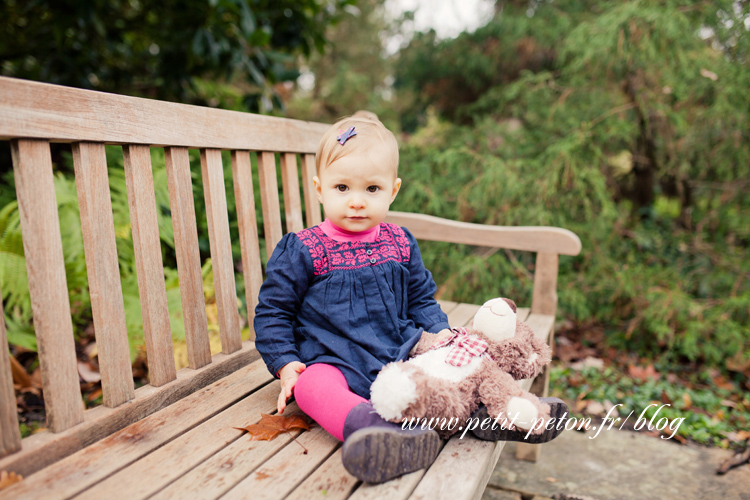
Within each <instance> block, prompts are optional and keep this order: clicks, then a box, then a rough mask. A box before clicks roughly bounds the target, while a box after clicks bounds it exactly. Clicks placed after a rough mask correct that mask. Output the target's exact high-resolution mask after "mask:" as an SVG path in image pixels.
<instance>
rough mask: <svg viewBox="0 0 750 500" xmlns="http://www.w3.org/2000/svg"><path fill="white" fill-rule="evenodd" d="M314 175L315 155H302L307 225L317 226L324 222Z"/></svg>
mask: <svg viewBox="0 0 750 500" xmlns="http://www.w3.org/2000/svg"><path fill="white" fill-rule="evenodd" d="M313 177H315V155H311V154H306V155H304V156H303V157H302V189H303V191H304V193H305V215H306V219H307V227H313V226H317V225H318V224H320V223H321V222H323V219H322V218H321V216H320V202H319V201H318V196H317V194H316V192H315V186H314V185H313Z"/></svg>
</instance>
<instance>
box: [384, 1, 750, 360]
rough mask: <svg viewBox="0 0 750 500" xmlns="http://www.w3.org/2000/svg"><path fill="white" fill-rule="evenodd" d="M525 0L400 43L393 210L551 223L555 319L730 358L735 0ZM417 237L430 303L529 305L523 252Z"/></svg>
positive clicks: (746, 151) (677, 351) (738, 284)
mask: <svg viewBox="0 0 750 500" xmlns="http://www.w3.org/2000/svg"><path fill="white" fill-rule="evenodd" d="M531 4H534V5H533V8H532V7H530V5H531ZM531 4H530V3H527V2H505V5H504V10H503V12H502V14H501V15H498V16H496V17H495V19H493V20H492V21H491V22H490V23H489V24H488V25H486V26H484V27H483V28H480V29H478V30H477V31H476V32H474V33H464V34H462V35H460V36H459V37H458V38H456V39H453V40H444V41H440V40H437V39H436V38H435V35H434V33H427V34H422V35H418V36H417V37H416V38H415V39H414V40H413V41H412V43H411V45H410V46H409V47H408V48H406V49H405V50H404V51H403V52H402V53H401V56H400V59H399V63H398V64H397V66H396V73H397V75H398V78H397V80H396V86H397V88H399V89H404V91H408V92H409V93H410V94H411V95H412V96H417V97H414V98H413V99H412V101H411V102H410V103H409V105H408V106H404V107H403V108H402V113H401V124H402V126H403V127H404V129H405V130H413V131H414V133H413V135H411V136H410V137H409V139H408V141H407V142H406V144H405V146H404V148H403V149H402V170H401V171H400V174H401V175H402V177H403V178H404V188H403V189H402V192H401V194H400V196H399V199H398V200H397V202H396V204H395V206H394V208H395V209H400V210H410V211H421V212H426V213H431V214H434V215H439V216H443V217H447V218H452V219H458V220H464V221H470V222H479V223H489V224H505V225H551V226H560V227H565V228H568V229H570V230H572V231H574V232H576V233H577V234H578V235H579V236H580V237H581V240H582V242H583V252H582V254H581V256H580V257H577V258H568V257H562V258H561V268H560V284H559V296H560V300H559V303H560V307H561V312H562V315H563V316H566V317H570V318H573V319H575V320H576V321H578V322H590V321H596V322H600V323H602V324H603V325H605V327H606V329H607V332H608V341H609V342H610V343H611V344H612V345H615V346H617V347H619V348H622V349H627V350H631V351H635V352H637V353H639V354H641V355H647V356H661V357H662V358H663V359H670V360H672V361H685V360H688V361H693V362H703V363H708V364H710V365H714V366H721V367H726V366H727V365H728V364H729V365H732V366H736V365H738V364H741V363H738V362H737V361H739V360H747V359H748V357H750V333H749V332H748V320H749V319H750V317H749V313H748V310H750V309H749V308H750V279H748V278H750V259H748V258H747V248H748V244H749V243H750V225H748V224H747V222H746V221H747V220H748V216H750V197H748V196H747V191H748V184H750V168H749V167H750V146H749V144H750V140H749V139H750V123H749V120H748V118H749V115H748V113H749V112H750V97H749V94H748V92H747V89H748V88H749V87H750V67H749V63H750V60H749V59H748V55H749V54H750V52H749V50H748V49H750V40H749V37H748V25H750V23H749V22H748V15H749V14H750V13H749V12H748V10H749V8H748V5H747V4H746V3H739V2H712V3H708V2H689V1H667V2H654V1H629V2H581V1H572V0H571V1H561V2H532V3H531ZM730 20H731V21H732V22H733V24H732V26H734V29H730V28H731V26H728V25H729V24H730ZM701 34H703V35H704V36H705V37H706V38H705V39H703V38H702V36H701ZM425 247H426V248H425V250H424V252H423V253H424V255H425V256H426V259H428V261H429V263H430V265H431V267H432V269H433V270H434V273H435V275H436V276H438V277H439V278H440V279H441V281H442V282H444V283H446V287H445V288H444V292H445V295H446V297H449V298H452V299H454V300H462V301H472V302H481V301H482V300H483V297H487V296H491V295H497V292H498V291H500V292H501V293H502V294H503V295H508V296H512V297H518V298H521V302H527V300H525V299H528V298H529V294H530V285H531V282H530V280H529V279H528V278H529V271H530V269H531V268H532V267H533V263H532V261H531V260H530V256H528V255H514V254H513V253H505V254H502V253H501V254H499V255H494V256H491V257H487V256H486V255H483V254H481V253H478V252H476V251H474V250H473V249H453V248H447V247H445V248H444V247H442V246H440V245H425ZM433 247H434V248H433ZM446 255H447V256H449V258H447V259H446V258H445V257H444V256H446Z"/></svg>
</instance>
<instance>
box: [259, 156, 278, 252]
mask: <svg viewBox="0 0 750 500" xmlns="http://www.w3.org/2000/svg"><path fill="white" fill-rule="evenodd" d="M258 180H259V181H260V199H261V203H262V205H263V228H264V230H265V238H266V259H270V258H271V254H272V253H273V249H274V248H276V244H277V243H278V242H279V241H281V237H282V236H283V235H284V233H283V231H282V229H281V208H280V207H279V187H278V183H277V181H276V157H275V156H274V154H273V153H269V152H268V151H263V152H262V153H258Z"/></svg>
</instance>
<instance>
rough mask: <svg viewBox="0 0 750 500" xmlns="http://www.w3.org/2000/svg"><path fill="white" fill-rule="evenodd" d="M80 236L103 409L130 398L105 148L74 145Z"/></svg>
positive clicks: (130, 376) (130, 375)
mask: <svg viewBox="0 0 750 500" xmlns="http://www.w3.org/2000/svg"><path fill="white" fill-rule="evenodd" d="M73 166H74V168H75V177H76V189H77V191H78V206H79V209H80V213H81V233H82V234H83V245H84V249H85V258H86V270H87V271H88V280H89V292H90V295H91V312H92V314H93V319H94V333H95V335H96V347H97V350H98V361H99V370H100V372H101V376H102V392H103V395H104V397H103V403H104V405H105V406H109V407H110V408H113V407H115V406H117V405H119V404H122V403H125V402H126V401H130V400H131V399H133V398H134V397H135V389H134V386H133V371H132V368H131V365H130V350H129V348H128V329H127V325H126V324H125V305H124V303H123V299H122V284H121V283H120V267H119V263H118V261H117V244H116V242H115V226H114V224H115V223H114V218H113V216H112V199H111V197H110V194H109V175H108V173H107V156H106V154H105V152H104V144H97V143H76V144H73Z"/></svg>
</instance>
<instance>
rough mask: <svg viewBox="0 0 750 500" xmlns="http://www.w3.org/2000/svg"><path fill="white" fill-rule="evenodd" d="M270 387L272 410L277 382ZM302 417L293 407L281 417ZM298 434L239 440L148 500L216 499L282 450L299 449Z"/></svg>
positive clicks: (296, 432) (277, 391) (297, 431)
mask: <svg viewBox="0 0 750 500" xmlns="http://www.w3.org/2000/svg"><path fill="white" fill-rule="evenodd" d="M271 387H273V388H275V389H276V398H274V400H273V401H270V403H272V407H275V405H276V403H275V401H276V399H277V398H278V393H279V391H280V387H281V386H280V385H279V383H278V382H273V383H272V384H271ZM301 414H302V413H301V411H300V410H299V408H298V407H297V405H296V403H292V404H290V405H288V406H287V407H286V409H285V410H284V415H289V416H290V415H301ZM299 434H300V431H299V430H295V431H292V432H289V433H281V434H279V435H278V436H276V437H275V438H274V439H272V440H270V441H251V440H250V438H249V437H247V436H245V437H240V438H239V439H237V440H235V441H234V442H232V443H230V444H229V445H228V446H226V447H224V448H223V449H222V450H220V451H219V452H217V453H216V454H215V455H213V456H212V457H211V458H209V459H208V460H206V461H204V462H203V463H201V464H200V465H198V466H197V467H195V468H194V469H192V470H191V471H189V472H188V473H187V474H185V475H183V476H182V477H180V478H179V479H178V480H176V481H175V482H173V483H172V484H170V485H169V487H168V488H165V489H164V490H162V491H160V492H159V493H158V494H157V495H155V496H154V497H152V499H151V500H184V499H186V498H203V499H209V498H218V497H220V496H221V495H223V494H224V493H226V492H227V491H229V490H230V489H231V488H232V487H234V486H235V485H236V484H238V483H239V482H240V481H242V480H243V479H245V478H246V477H247V476H248V475H249V474H250V473H251V472H252V471H254V470H256V469H257V468H258V467H260V466H262V465H263V464H264V463H265V462H266V461H267V460H269V459H270V458H271V457H273V456H274V455H276V453H278V451H279V450H281V449H283V448H284V447H285V446H287V445H291V446H295V447H297V448H299V445H297V444H295V443H291V441H292V436H295V437H296V436H298V435H299ZM299 449H301V448H299Z"/></svg>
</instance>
